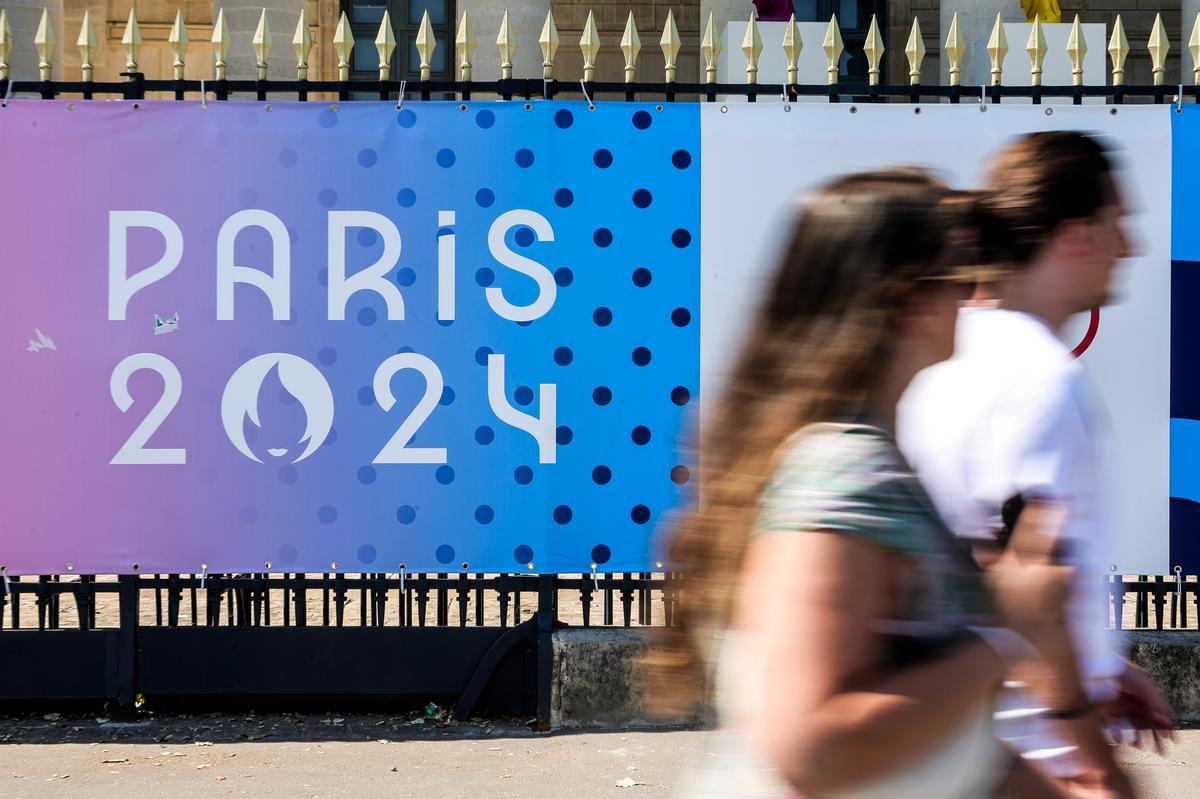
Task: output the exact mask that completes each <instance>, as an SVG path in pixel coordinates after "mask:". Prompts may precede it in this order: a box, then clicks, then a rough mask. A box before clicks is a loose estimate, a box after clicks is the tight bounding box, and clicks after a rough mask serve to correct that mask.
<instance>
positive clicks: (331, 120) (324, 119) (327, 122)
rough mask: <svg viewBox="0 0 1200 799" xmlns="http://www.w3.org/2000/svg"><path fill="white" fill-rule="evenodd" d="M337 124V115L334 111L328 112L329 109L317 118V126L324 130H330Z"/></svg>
mask: <svg viewBox="0 0 1200 799" xmlns="http://www.w3.org/2000/svg"><path fill="white" fill-rule="evenodd" d="M337 123H338V115H337V112H336V111H330V110H329V109H325V110H324V111H322V112H321V115H320V116H319V117H317V124H319V125H320V126H321V127H323V128H326V129H328V128H332V127H333V126H334V125H336V124H337Z"/></svg>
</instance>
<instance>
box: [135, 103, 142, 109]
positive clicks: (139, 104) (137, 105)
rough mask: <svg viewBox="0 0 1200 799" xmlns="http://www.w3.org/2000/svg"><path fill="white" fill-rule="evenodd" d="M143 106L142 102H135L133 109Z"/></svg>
mask: <svg viewBox="0 0 1200 799" xmlns="http://www.w3.org/2000/svg"><path fill="white" fill-rule="evenodd" d="M141 107H142V104H141V103H134V104H133V110H134V111H136V110H138V109H139V108H141Z"/></svg>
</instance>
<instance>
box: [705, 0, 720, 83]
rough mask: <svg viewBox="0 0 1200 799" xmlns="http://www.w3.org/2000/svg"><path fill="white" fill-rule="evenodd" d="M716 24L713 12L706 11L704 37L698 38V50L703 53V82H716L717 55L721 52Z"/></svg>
mask: <svg viewBox="0 0 1200 799" xmlns="http://www.w3.org/2000/svg"><path fill="white" fill-rule="evenodd" d="M716 31H717V29H716V25H715V23H714V22H713V12H711V11H709V12H708V25H707V26H705V28H704V38H702V39H701V40H700V52H701V53H703V54H704V82H705V83H716V82H717V56H719V55H720V54H721V39H720V37H719V36H717V32H716Z"/></svg>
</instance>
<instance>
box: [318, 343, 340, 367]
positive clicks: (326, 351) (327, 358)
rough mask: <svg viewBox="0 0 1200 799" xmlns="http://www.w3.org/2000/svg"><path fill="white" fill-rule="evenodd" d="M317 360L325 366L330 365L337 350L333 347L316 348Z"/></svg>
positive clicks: (335, 356)
mask: <svg viewBox="0 0 1200 799" xmlns="http://www.w3.org/2000/svg"><path fill="white" fill-rule="evenodd" d="M317 360H318V361H320V362H321V363H322V364H324V365H325V366H332V365H333V364H334V362H335V361H336V360H337V350H335V349H334V348H333V347H322V348H321V349H319V350H317Z"/></svg>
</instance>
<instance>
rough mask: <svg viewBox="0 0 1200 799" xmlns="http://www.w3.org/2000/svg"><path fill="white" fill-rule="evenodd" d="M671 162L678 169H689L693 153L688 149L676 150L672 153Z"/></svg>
mask: <svg viewBox="0 0 1200 799" xmlns="http://www.w3.org/2000/svg"><path fill="white" fill-rule="evenodd" d="M671 163H672V164H674V165H675V168H676V169H687V168H688V167H689V166H691V165H692V154H691V153H689V152H688V151H687V150H676V151H675V152H673V153H671Z"/></svg>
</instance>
